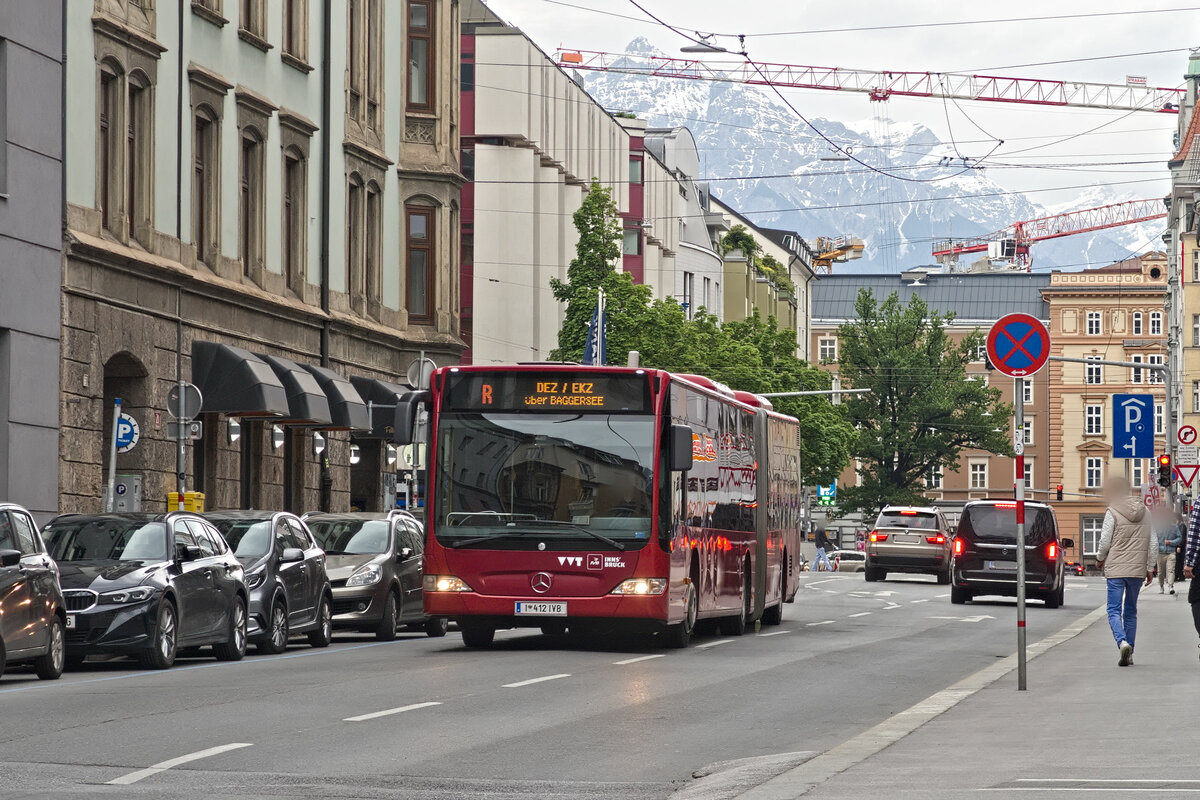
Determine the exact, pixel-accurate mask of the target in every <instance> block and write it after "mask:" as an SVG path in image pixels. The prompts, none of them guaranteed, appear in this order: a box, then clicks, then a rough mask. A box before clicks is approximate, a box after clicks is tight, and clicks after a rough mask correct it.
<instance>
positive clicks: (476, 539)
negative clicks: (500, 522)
mask: <svg viewBox="0 0 1200 800" xmlns="http://www.w3.org/2000/svg"><path fill="white" fill-rule="evenodd" d="M524 533H525V532H524V531H503V532H501V533H489V534H487V535H486V536H474V537H472V538H470V539H463V540H462V541H461V542H453V543H451V544H447V545H446V547H469V546H470V545H473V544H479V543H481V542H490V541H491V540H492V539H504V538H507V537H509V536H523V535H524Z"/></svg>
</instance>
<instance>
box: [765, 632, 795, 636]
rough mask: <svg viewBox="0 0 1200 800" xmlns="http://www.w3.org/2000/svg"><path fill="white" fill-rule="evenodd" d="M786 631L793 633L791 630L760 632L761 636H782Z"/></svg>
mask: <svg viewBox="0 0 1200 800" xmlns="http://www.w3.org/2000/svg"><path fill="white" fill-rule="evenodd" d="M785 633H791V631H771V632H770V633H760V634H759V636H762V637H767V636H782V635H783V634H785Z"/></svg>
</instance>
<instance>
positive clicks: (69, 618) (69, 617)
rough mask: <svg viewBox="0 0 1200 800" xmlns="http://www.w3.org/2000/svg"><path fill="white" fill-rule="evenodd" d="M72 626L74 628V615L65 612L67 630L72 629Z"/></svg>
mask: <svg viewBox="0 0 1200 800" xmlns="http://www.w3.org/2000/svg"><path fill="white" fill-rule="evenodd" d="M74 628H75V615H74V614H67V630H73V629H74Z"/></svg>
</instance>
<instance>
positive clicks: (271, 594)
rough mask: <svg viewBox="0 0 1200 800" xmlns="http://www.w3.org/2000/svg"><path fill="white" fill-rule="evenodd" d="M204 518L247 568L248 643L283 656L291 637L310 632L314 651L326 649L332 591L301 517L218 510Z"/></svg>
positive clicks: (321, 553)
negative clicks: (214, 527) (315, 649)
mask: <svg viewBox="0 0 1200 800" xmlns="http://www.w3.org/2000/svg"><path fill="white" fill-rule="evenodd" d="M204 517H205V519H207V520H208V521H209V522H211V523H212V524H213V525H215V526H216V527H217V530H219V531H220V532H221V535H222V536H224V537H225V541H226V543H227V544H228V545H229V546H230V547H231V548H232V549H233V555H234V556H235V557H236V558H237V560H238V561H240V562H241V563H242V566H243V567H245V569H246V588H247V589H248V590H249V591H250V620H249V622H248V623H247V624H248V629H247V635H248V637H249V639H250V641H251V642H252V643H253V644H254V645H256V646H257V647H258V649H259V650H261V651H263V652H264V653H282V652H283V651H284V650H286V649H287V643H288V639H289V638H290V637H291V636H292V635H293V634H299V633H307V634H308V643H309V644H311V645H312V646H313V647H328V646H329V641H330V639H331V638H332V637H333V592H332V590H331V589H330V586H329V578H328V577H326V575H325V553H324V551H322V550H321V548H320V547H319V546H318V545H317V543H316V542H315V541H314V540H313V537H312V534H311V533H310V532H309V530H308V528H307V527H306V526H305V525H304V523H303V522H301V521H300V518H299V517H297V516H296V515H295V514H289V513H287V512H285V511H276V512H271V511H215V512H212V513H209V514H205V515H204Z"/></svg>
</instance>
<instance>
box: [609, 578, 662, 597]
mask: <svg viewBox="0 0 1200 800" xmlns="http://www.w3.org/2000/svg"><path fill="white" fill-rule="evenodd" d="M666 590H667V579H666V578H630V579H629V580H627V581H621V582H620V583H619V584H617V588H615V589H613V590H612V593H613V594H645V595H650V594H662V593H663V592H665V591H666Z"/></svg>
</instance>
